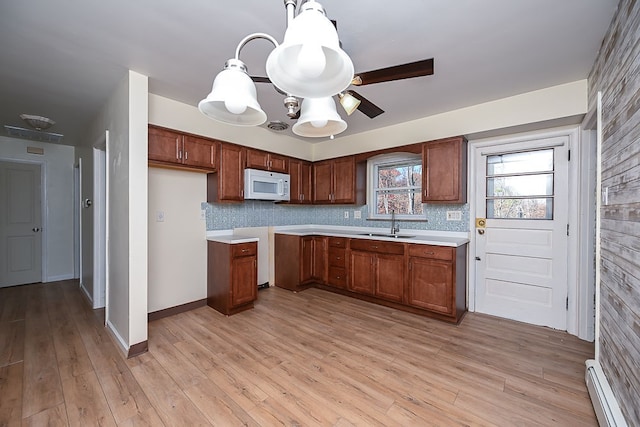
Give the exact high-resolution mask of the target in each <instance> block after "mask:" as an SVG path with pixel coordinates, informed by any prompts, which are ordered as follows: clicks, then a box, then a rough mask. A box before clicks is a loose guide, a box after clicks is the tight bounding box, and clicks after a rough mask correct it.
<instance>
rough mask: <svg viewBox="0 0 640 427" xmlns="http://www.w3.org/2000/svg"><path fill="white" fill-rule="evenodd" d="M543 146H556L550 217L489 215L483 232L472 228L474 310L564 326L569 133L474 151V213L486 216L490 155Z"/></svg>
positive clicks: (530, 321)
mask: <svg viewBox="0 0 640 427" xmlns="http://www.w3.org/2000/svg"><path fill="white" fill-rule="evenodd" d="M545 147H550V148H552V149H553V150H554V191H553V193H554V207H553V220H530V219H487V220H486V229H484V230H483V231H481V232H483V234H480V233H481V232H479V231H478V230H477V229H473V230H472V232H473V233H475V236H474V239H475V256H474V257H471V262H473V263H475V265H474V266H472V267H471V268H474V267H475V274H474V276H475V295H474V296H475V298H474V299H475V310H476V311H478V312H483V313H487V314H491V315H495V316H499V317H505V318H509V319H513V320H518V321H523V322H527V323H531V324H536V325H544V326H549V327H553V328H556V329H561V330H566V328H567V311H566V310H567V309H566V301H567V232H566V227H567V224H568V184H567V182H568V159H567V155H568V153H567V151H568V148H569V141H568V137H567V136H558V137H548V138H539V139H533V138H532V139H531V140H528V141H520V142H513V143H507V144H499V145H495V146H485V147H482V148H478V149H475V150H474V156H475V158H474V160H473V161H474V165H475V168H474V169H475V177H474V178H475V179H474V181H475V192H474V194H475V197H476V200H475V201H474V203H475V213H476V217H482V218H484V217H486V170H487V169H486V158H487V156H488V155H497V154H503V153H514V152H526V151H530V150H539V149H542V148H545ZM472 182H473V181H472ZM474 258H475V261H474Z"/></svg>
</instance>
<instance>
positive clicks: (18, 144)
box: [0, 136, 75, 282]
mask: <svg viewBox="0 0 640 427" xmlns="http://www.w3.org/2000/svg"><path fill="white" fill-rule="evenodd" d="M27 147H38V148H42V149H43V150H44V155H38V154H28V153H27ZM0 159H2V160H18V161H28V162H34V163H40V164H41V165H42V174H43V177H44V193H45V194H44V199H43V208H44V215H43V224H42V225H43V226H42V228H43V236H42V238H43V241H42V246H43V265H42V269H43V270H42V274H43V281H45V282H53V281H56V280H66V279H72V278H73V277H74V261H75V260H74V230H73V209H74V208H75V207H74V200H73V173H74V172H73V166H74V148H73V147H71V146H68V145H59V144H48V143H43V142H36V141H27V140H22V139H16V138H8V137H4V136H0Z"/></svg>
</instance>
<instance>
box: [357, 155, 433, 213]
mask: <svg viewBox="0 0 640 427" xmlns="http://www.w3.org/2000/svg"><path fill="white" fill-rule="evenodd" d="M413 161H415V162H417V163H420V165H422V155H421V154H417V153H410V152H394V153H388V154H380V155H378V156H374V157H371V158H369V159H368V160H367V219H368V220H372V221H389V220H391V214H376V213H375V207H376V200H375V190H374V187H375V183H376V182H377V178H378V177H377V175H376V173H375V170H376V167H378V166H386V165H391V164H397V163H407V162H413ZM423 173H424V170H423ZM416 190H417V191H419V194H420V195H421V194H422V183H420V186H419V187H416ZM424 205H425V204H423V209H422V211H423V212H422V214H416V215H406V214H396V219H398V220H401V221H426V211H425V209H424Z"/></svg>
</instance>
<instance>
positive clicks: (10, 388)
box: [0, 362, 23, 426]
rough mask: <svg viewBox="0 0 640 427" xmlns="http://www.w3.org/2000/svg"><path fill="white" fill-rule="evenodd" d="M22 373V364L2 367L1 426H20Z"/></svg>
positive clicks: (0, 385)
mask: <svg viewBox="0 0 640 427" xmlns="http://www.w3.org/2000/svg"><path fill="white" fill-rule="evenodd" d="M22 373H23V364H22V362H19V363H14V364H12V365H7V366H2V367H0V426H18V425H20V420H21V419H22Z"/></svg>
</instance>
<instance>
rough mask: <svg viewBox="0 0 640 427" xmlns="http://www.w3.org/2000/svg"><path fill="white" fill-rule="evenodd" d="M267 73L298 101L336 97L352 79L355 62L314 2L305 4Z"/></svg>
mask: <svg viewBox="0 0 640 427" xmlns="http://www.w3.org/2000/svg"><path fill="white" fill-rule="evenodd" d="M266 70H267V75H268V76H269V79H271V81H272V82H273V84H274V85H276V87H278V88H280V89H281V90H282V91H284V92H286V93H288V94H291V95H294V96H297V97H299V98H324V97H327V96H333V95H335V94H337V93H338V92H342V91H343V90H344V89H346V88H347V87H348V86H349V85H350V84H351V80H352V79H353V62H351V58H349V55H347V54H346V52H345V51H344V50H342V49H341V48H340V41H339V39H338V33H337V32H336V29H335V27H334V26H333V24H332V23H331V21H329V20H328V19H327V17H326V16H325V14H324V9H322V6H321V5H320V4H319V3H317V2H315V1H309V2H307V3H305V4H304V5H302V10H301V12H300V13H299V14H298V16H296V17H295V18H294V19H293V21H291V24H290V25H289V27H288V28H287V31H286V32H285V35H284V41H283V42H282V44H281V45H280V46H278V47H276V48H275V49H274V50H273V51H272V52H271V53H270V54H269V57H268V58H267V64H266Z"/></svg>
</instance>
